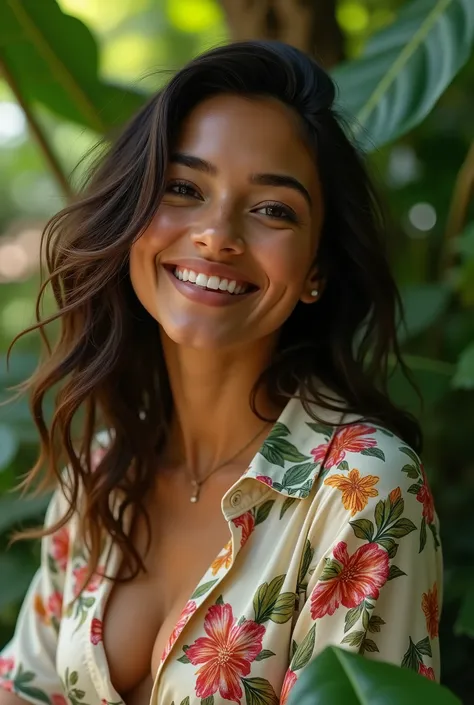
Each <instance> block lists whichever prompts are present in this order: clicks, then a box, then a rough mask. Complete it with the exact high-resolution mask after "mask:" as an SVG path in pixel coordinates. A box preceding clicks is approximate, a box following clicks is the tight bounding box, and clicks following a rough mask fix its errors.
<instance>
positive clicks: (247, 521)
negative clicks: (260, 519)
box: [232, 512, 255, 546]
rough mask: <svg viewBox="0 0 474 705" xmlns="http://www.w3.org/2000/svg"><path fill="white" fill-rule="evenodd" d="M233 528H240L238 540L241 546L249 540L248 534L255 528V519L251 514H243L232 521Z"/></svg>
mask: <svg viewBox="0 0 474 705" xmlns="http://www.w3.org/2000/svg"><path fill="white" fill-rule="evenodd" d="M232 521H233V522H234V524H235V526H241V527H242V537H241V539H240V545H241V546H243V545H244V543H246V541H247V539H248V538H249V536H250V534H251V533H252V531H253V530H254V528H255V517H254V515H253V514H252V512H245V514H242V516H240V517H237V519H232Z"/></svg>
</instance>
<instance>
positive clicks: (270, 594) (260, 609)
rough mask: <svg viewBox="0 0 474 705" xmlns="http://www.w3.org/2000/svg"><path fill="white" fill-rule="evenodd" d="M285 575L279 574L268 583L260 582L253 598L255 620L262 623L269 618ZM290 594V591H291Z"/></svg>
mask: <svg viewBox="0 0 474 705" xmlns="http://www.w3.org/2000/svg"><path fill="white" fill-rule="evenodd" d="M285 577H286V576H285V575H279V576H278V577H276V578H273V580H272V581H271V582H270V583H262V585H260V587H259V588H258V590H257V592H256V593H255V596H254V598H253V608H254V611H255V621H256V622H257V624H262V623H263V622H266V621H268V620H269V619H270V615H271V613H272V612H273V610H274V608H275V605H276V602H277V599H278V596H279V594H280V592H281V588H282V587H283V583H284V582H285ZM291 594H292V593H291Z"/></svg>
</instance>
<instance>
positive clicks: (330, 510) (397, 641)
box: [282, 428, 442, 703]
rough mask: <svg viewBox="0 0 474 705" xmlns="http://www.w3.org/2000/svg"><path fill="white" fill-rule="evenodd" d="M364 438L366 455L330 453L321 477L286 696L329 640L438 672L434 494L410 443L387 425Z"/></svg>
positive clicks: (438, 566) (439, 566) (438, 583)
mask: <svg viewBox="0 0 474 705" xmlns="http://www.w3.org/2000/svg"><path fill="white" fill-rule="evenodd" d="M371 431H373V432H375V431H376V429H375V428H373V429H371ZM367 438H369V440H370V441H371V442H370V443H368V441H367ZM367 438H366V444H365V446H366V447H365V448H364V443H363V442H360V443H359V447H362V448H363V449H364V450H363V452H360V451H359V452H356V451H354V452H350V451H349V452H348V451H344V448H343V446H342V448H343V449H342V450H340V449H339V450H338V451H337V452H332V455H331V456H330V458H331V457H332V460H333V462H332V463H331V462H330V463H329V464H328V465H329V466H326V468H325V469H323V471H322V475H321V476H320V479H319V483H320V484H319V489H318V492H317V495H316V499H315V502H316V504H317V509H316V511H315V515H314V516H315V518H314V520H313V523H312V526H311V529H310V531H309V534H308V539H307V541H306V550H305V552H304V558H303V565H302V568H301V570H300V577H301V584H300V585H299V592H300V594H301V595H302V598H303V600H302V602H303V606H302V608H301V605H300V609H301V612H300V614H299V616H298V619H297V621H296V624H295V628H294V632H293V642H292V651H291V662H290V668H289V670H288V672H287V674H286V677H285V682H284V685H283V692H282V703H283V702H284V701H285V700H286V697H287V695H288V693H289V691H290V690H291V688H292V686H293V685H294V683H295V682H296V680H297V678H298V677H299V676H300V674H301V672H302V670H303V669H304V668H305V667H306V666H307V664H308V663H309V662H310V661H311V660H312V659H313V658H315V657H316V656H317V654H318V653H320V652H321V651H322V650H323V649H324V648H325V647H327V646H329V645H333V646H339V647H342V648H345V649H349V650H350V651H353V652H356V653H359V654H363V655H364V656H365V657H367V658H371V659H376V660H380V661H386V662H391V663H393V664H396V665H398V666H403V667H406V668H411V669H414V670H416V671H418V672H419V673H420V674H422V675H424V676H426V677H428V678H431V679H433V680H438V679H439V643H438V622H439V611H440V607H439V605H440V603H441V587H442V584H441V576H442V561H441V548H440V543H439V538H438V520H437V517H436V514H435V511H434V506H433V497H432V494H431V492H430V489H429V487H428V483H427V481H426V475H425V471H424V469H423V466H422V464H421V462H420V460H419V458H418V456H417V455H416V454H415V453H414V452H413V450H412V449H411V448H409V447H408V446H406V445H405V444H403V443H402V442H401V441H400V440H399V439H395V438H394V437H391V438H390V436H389V434H388V433H387V432H384V434H383V435H382V434H381V432H380V431H377V433H376V434H375V436H374V435H371V436H367ZM364 451H365V452H364ZM336 463H337V464H336ZM285 694H286V695H285ZM283 696H284V697H283Z"/></svg>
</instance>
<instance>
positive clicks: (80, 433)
mask: <svg viewBox="0 0 474 705" xmlns="http://www.w3.org/2000/svg"><path fill="white" fill-rule="evenodd" d="M335 93H336V91H335V85H334V83H333V81H332V79H331V78H330V77H329V76H328V74H327V73H326V72H325V71H324V70H323V69H322V68H321V67H320V66H319V65H318V64H317V63H316V61H314V60H313V59H312V58H310V57H308V56H306V55H304V54H303V53H302V52H300V51H298V50H297V49H294V48H292V47H290V46H287V45H284V44H281V43H278V42H266V41H250V42H239V43H234V44H231V45H229V46H222V47H219V48H215V49H213V50H211V51H208V52H207V53H205V54H202V55H201V56H198V57H197V58H195V59H193V60H192V61H191V62H190V63H188V64H187V65H186V66H185V67H184V68H182V69H181V70H180V71H178V73H176V75H174V76H173V77H172V78H171V80H169V82H168V83H167V85H166V86H165V87H164V88H163V89H162V90H160V91H159V92H158V93H157V94H156V95H154V96H153V97H152V98H151V99H150V100H149V101H148V102H147V103H146V105H144V107H143V108H142V109H141V110H140V111H139V112H138V113H137V114H136V115H135V116H134V117H133V118H132V119H131V120H130V122H129V123H128V124H127V125H126V126H125V128H124V129H123V131H122V132H121V134H120V135H119V136H118V138H117V139H116V140H115V141H114V142H113V143H112V144H111V146H110V147H109V148H108V149H107V150H106V152H105V154H101V156H100V159H99V160H98V161H96V163H95V164H94V166H93V168H92V169H91V170H90V173H89V174H88V177H87V179H86V181H85V183H84V185H83V187H82V189H81V192H80V194H79V195H78V196H77V197H76V198H75V199H74V201H73V202H72V203H71V204H70V205H68V206H67V207H66V208H64V209H63V210H62V211H61V212H59V213H58V214H57V215H55V216H54V217H53V218H52V219H51V220H50V221H49V223H48V224H47V226H46V228H45V231H44V233H43V239H42V248H43V256H44V258H45V262H46V266H47V269H48V276H47V278H46V279H45V281H44V282H43V285H42V287H41V289H40V293H39V296H38V302H37V309H36V310H37V323H36V324H35V325H34V326H32V327H31V328H29V329H28V330H27V331H24V333H26V332H29V331H31V330H39V331H40V332H41V335H42V337H43V340H44V342H45V344H46V346H47V354H46V356H45V358H44V360H43V362H42V363H41V364H40V365H39V367H38V369H37V371H36V372H35V373H34V375H33V376H32V377H31V378H30V379H29V380H28V381H27V382H26V384H25V389H26V390H27V391H28V392H29V394H30V400H31V411H32V416H33V420H34V422H35V424H36V427H37V429H38V431H39V435H40V453H39V458H38V462H37V463H36V465H35V466H34V467H33V468H32V470H31V471H30V472H29V473H28V475H27V478H26V487H27V488H31V487H32V485H36V484H37V481H38V480H39V479H40V478H42V487H45V486H46V485H49V484H58V483H59V484H61V485H62V486H63V489H66V488H65V487H64V485H65V484H67V495H68V499H69V503H70V508H69V511H68V512H67V514H66V515H65V517H63V519H62V521H61V522H59V523H58V524H57V525H56V526H55V527H51V528H49V529H48V530H47V531H46V530H42V531H38V532H36V533H35V535H36V536H41V535H45V534H46V533H52V532H53V531H55V530H57V528H59V526H61V525H63V524H64V523H65V522H66V521H68V520H69V519H70V517H71V515H72V514H73V513H74V512H76V511H78V512H79V514H80V516H81V521H82V523H81V526H82V531H83V539H84V541H86V544H87V545H88V547H89V550H90V569H91V572H92V571H93V570H94V569H95V568H96V567H97V565H98V561H99V558H100V552H101V545H102V539H103V537H104V532H105V534H108V535H109V536H110V537H111V538H112V540H113V541H114V542H115V543H116V544H117V545H118V546H119V547H120V549H121V550H122V554H123V559H124V561H125V562H126V565H127V567H128V571H127V572H129V573H130V574H131V575H132V577H133V576H134V575H136V574H137V573H138V572H139V571H140V570H141V569H143V561H142V556H140V555H139V552H138V551H137V549H136V548H135V547H134V545H133V543H132V540H131V538H130V533H129V531H127V529H126V522H125V513H126V511H127V510H128V509H130V510H131V511H132V514H133V516H134V517H138V516H139V515H140V514H142V515H143V516H144V517H145V519H146V518H147V517H146V510H145V507H144V499H145V496H146V494H147V491H148V489H149V488H150V487H151V485H152V483H153V479H154V476H155V474H156V457H157V455H156V454H157V451H159V450H160V448H162V447H163V444H164V443H165V440H166V438H167V433H168V429H169V422H170V419H171V415H172V411H173V400H172V396H171V392H170V387H169V383H168V377H167V371H166V366H165V363H164V359H163V353H162V348H161V343H160V334H159V326H158V324H157V322H156V321H155V320H154V319H153V318H152V317H151V316H150V315H149V314H148V313H147V312H146V311H145V309H144V308H143V307H142V305H141V304H140V303H139V301H138V299H137V297H136V295H135V293H134V290H133V288H132V285H131V282H130V276H129V252H130V248H131V245H132V243H133V242H134V241H135V240H136V239H137V238H139V237H140V235H141V234H142V233H143V231H144V229H145V228H146V227H147V225H148V224H149V223H150V221H151V219H152V218H153V216H154V214H155V212H156V210H157V208H158V206H159V203H160V199H161V198H162V196H163V193H164V191H165V186H166V183H165V179H166V170H167V164H168V159H169V155H170V154H171V151H172V149H173V145H174V143H175V142H176V139H177V137H178V135H179V131H180V127H181V124H182V122H183V120H184V119H185V117H186V116H187V115H188V114H189V113H190V111H192V110H193V108H194V107H195V106H196V105H197V104H198V103H200V102H201V101H203V100H205V99H207V98H209V97H211V96H215V95H216V94H238V95H245V96H250V97H251V96H256V97H265V96H268V97H271V98H274V99H277V100H279V101H281V102H282V103H284V104H286V105H287V106H290V107H291V108H292V109H293V111H294V112H295V113H296V114H297V115H298V117H299V122H300V125H301V129H302V130H303V132H304V136H305V138H306V141H307V145H308V147H309V149H310V150H311V151H312V153H313V154H314V159H315V162H316V165H317V169H318V172H319V175H320V181H321V184H322V190H323V198H324V203H325V218H324V224H323V230H322V236H321V244H320V247H319V252H318V255H317V259H318V265H319V269H320V272H321V274H322V276H323V277H324V279H325V281H326V286H325V289H324V293H323V295H322V297H321V299H320V301H319V302H318V304H317V305H315V306H305V305H303V304H301V303H299V304H298V305H297V306H296V308H295V310H294V311H293V313H292V314H291V315H290V317H289V318H288V320H287V321H286V322H285V323H284V325H283V328H282V330H281V335H280V337H279V342H278V348H277V350H276V351H275V355H274V358H273V360H272V362H271V364H270V366H269V367H268V369H266V370H264V372H263V373H262V375H261V377H260V379H259V380H258V381H257V383H256V386H255V389H254V392H253V394H252V398H251V399H250V400H249V402H250V403H251V404H252V406H253V408H254V409H255V398H256V390H257V389H258V388H260V387H261V385H265V386H266V390H267V392H268V393H269V394H271V395H276V396H278V397H279V398H281V397H282V396H286V397H291V396H292V395H294V394H295V393H296V390H298V394H300V395H301V398H302V399H303V400H304V402H305V405H306V402H308V401H309V400H312V399H316V401H318V402H319V403H320V405H321V406H322V407H325V408H333V407H334V404H333V402H331V400H330V399H328V398H327V397H324V398H323V397H321V395H320V393H319V392H318V386H317V384H316V383H315V379H319V380H322V382H323V383H324V384H325V385H326V386H327V387H329V388H330V389H332V390H334V392H335V393H336V394H337V395H339V396H342V397H343V398H344V399H345V400H346V402H347V410H348V412H353V413H356V414H358V415H361V416H362V417H364V418H367V419H370V420H372V421H375V422H378V423H379V424H381V425H383V426H384V427H386V428H388V429H390V430H392V431H393V432H395V433H396V434H398V435H399V436H400V437H401V438H402V439H403V440H404V441H405V442H407V443H408V444H410V445H411V446H412V447H413V448H414V449H415V450H419V449H420V444H421V435H420V429H419V426H418V424H417V422H416V421H415V419H414V418H413V417H411V416H410V415H409V414H408V413H406V412H404V411H402V410H401V409H399V408H397V407H396V406H395V405H394V404H393V403H392V402H391V400H390V398H389V394H388V391H387V382H388V378H389V369H390V366H389V358H391V359H392V360H393V361H395V363H396V364H397V365H399V366H400V367H401V368H402V370H403V371H404V372H405V373H406V368H405V366H404V364H403V361H402V359H401V355H400V351H399V347H398V343H397V335H396V328H397V320H398V316H399V311H400V310H401V305H400V299H399V294H398V291H397V288H396V285H395V282H394V279H393V277H392V274H391V271H390V267H389V264H388V257H387V253H386V234H387V227H386V224H385V222H384V217H383V214H382V209H381V207H380V204H379V201H378V199H377V196H376V194H375V192H374V188H373V186H372V183H371V180H370V178H369V176H368V172H367V168H366V166H365V164H364V158H363V155H362V154H361V153H360V152H359V150H358V149H357V147H356V145H355V144H354V140H351V139H350V138H349V137H348V135H347V130H345V129H344V126H343V123H342V121H341V118H340V117H339V116H338V115H337V113H336V112H335V109H334V100H335ZM48 287H50V288H52V291H53V293H54V297H55V300H56V303H57V308H58V310H57V312H56V313H55V314H54V315H52V316H50V317H48V318H42V317H41V315H40V310H41V302H42V299H43V297H44V293H45V291H46V289H47V288H48ZM57 319H59V322H60V333H59V335H58V336H57V339H56V341H55V343H54V345H52V346H50V345H49V343H48V337H47V335H46V330H45V329H46V326H48V324H50V323H52V322H53V321H55V320H57ZM24 333H23V334H24ZM23 334H22V335H23ZM14 342H15V341H14ZM53 389H54V391H55V394H56V396H55V405H54V414H53V417H52V419H50V420H49V421H47V420H46V418H45V414H44V411H43V405H44V400H45V395H46V394H48V392H50V391H51V390H53ZM307 408H309V407H307ZM256 411H258V410H256ZM311 413H314V412H311ZM101 428H107V429H112V430H113V434H112V438H111V442H110V445H109V447H108V451H107V452H106V453H105V455H104V456H103V457H102V459H101V461H100V462H99V464H98V466H97V467H96V468H95V469H94V470H93V467H92V465H93V463H92V459H91V456H92V452H91V448H92V446H93V439H94V436H95V434H96V433H97V431H98V430H99V429H101ZM64 465H67V466H68V469H69V472H68V473H67V475H64V473H62V471H61V468H62V467H63V466H64ZM66 478H67V479H66ZM117 490H119V491H121V492H120V496H121V497H123V501H122V503H121V505H120V511H119V512H116V511H114V510H113V508H112V506H111V502H110V497H111V496H112V495H113V494H114V493H116V492H117ZM29 535H31V532H30V534H29Z"/></svg>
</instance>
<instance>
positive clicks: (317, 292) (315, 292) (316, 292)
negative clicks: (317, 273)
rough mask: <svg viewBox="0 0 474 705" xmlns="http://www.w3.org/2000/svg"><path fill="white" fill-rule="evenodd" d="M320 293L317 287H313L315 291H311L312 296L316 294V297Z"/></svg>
mask: <svg viewBox="0 0 474 705" xmlns="http://www.w3.org/2000/svg"><path fill="white" fill-rule="evenodd" d="M318 294H319V291H318V290H317V289H313V291H312V292H311V296H314V297H315V298H316V296H317V295H318Z"/></svg>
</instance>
